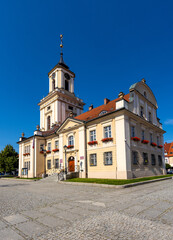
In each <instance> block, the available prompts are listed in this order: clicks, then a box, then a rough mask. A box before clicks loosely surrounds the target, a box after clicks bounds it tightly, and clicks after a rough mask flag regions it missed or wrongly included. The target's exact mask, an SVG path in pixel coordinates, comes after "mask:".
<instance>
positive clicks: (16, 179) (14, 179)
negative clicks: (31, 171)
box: [0, 178, 38, 182]
mask: <svg viewBox="0 0 173 240" xmlns="http://www.w3.org/2000/svg"><path fill="white" fill-rule="evenodd" d="M0 180H12V181H22V180H24V181H25V182H35V181H38V180H36V179H35V180H32V179H26V180H25V179H22V178H0Z"/></svg>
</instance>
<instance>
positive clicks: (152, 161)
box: [18, 52, 165, 179]
mask: <svg viewBox="0 0 173 240" xmlns="http://www.w3.org/2000/svg"><path fill="white" fill-rule="evenodd" d="M48 77H49V93H48V95H47V96H46V97H45V98H43V99H42V100H41V101H40V103H39V104H38V105H39V106H40V126H37V130H36V131H35V132H34V135H33V136H31V137H28V138H26V137H25V136H24V134H22V137H20V139H19V142H18V144H19V175H20V176H22V175H23V176H28V177H40V176H42V174H45V173H46V174H48V175H49V174H53V173H58V172H60V171H61V170H62V169H65V168H67V170H68V172H79V177H82V178H86V177H88V178H112V179H130V178H136V177H144V176H153V175H162V174H165V162H164V148H163V134H164V130H163V129H162V125H161V123H160V121H159V118H158V117H157V108H158V106H157V102H156V98H155V96H154V94H153V92H152V90H151V89H150V87H149V86H148V85H147V84H146V82H145V80H144V79H142V80H141V81H139V82H137V83H135V84H133V85H132V86H130V88H129V93H128V94H124V93H123V92H120V93H119V95H118V96H117V98H116V99H114V100H111V101H110V100H109V99H107V98H105V99H104V101H103V105H101V106H99V107H96V108H94V107H93V105H91V106H90V107H89V110H88V111H87V112H85V113H83V107H84V102H83V100H82V99H80V98H78V97H76V96H75V93H74V82H75V74H74V73H73V72H72V71H71V70H70V69H69V67H68V66H67V65H66V64H65V63H64V61H63V54H62V52H61V57H60V61H59V63H58V64H57V65H56V66H55V67H54V68H53V69H52V70H51V71H50V72H49V73H48Z"/></svg>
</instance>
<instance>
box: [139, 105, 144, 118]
mask: <svg viewBox="0 0 173 240" xmlns="http://www.w3.org/2000/svg"><path fill="white" fill-rule="evenodd" d="M140 116H141V117H144V108H143V107H142V106H141V107H140Z"/></svg>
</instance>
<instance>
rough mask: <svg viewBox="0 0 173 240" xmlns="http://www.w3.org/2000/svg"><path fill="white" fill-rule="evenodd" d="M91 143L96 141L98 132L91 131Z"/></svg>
mask: <svg viewBox="0 0 173 240" xmlns="http://www.w3.org/2000/svg"><path fill="white" fill-rule="evenodd" d="M90 141H96V130H92V131H90Z"/></svg>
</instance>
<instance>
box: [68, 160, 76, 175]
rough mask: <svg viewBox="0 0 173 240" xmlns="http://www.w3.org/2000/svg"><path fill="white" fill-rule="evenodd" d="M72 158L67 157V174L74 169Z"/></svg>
mask: <svg viewBox="0 0 173 240" xmlns="http://www.w3.org/2000/svg"><path fill="white" fill-rule="evenodd" d="M74 167H75V166H74V157H69V159H68V171H69V172H74V171H75V169H74Z"/></svg>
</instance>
